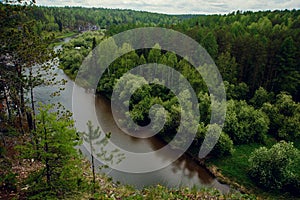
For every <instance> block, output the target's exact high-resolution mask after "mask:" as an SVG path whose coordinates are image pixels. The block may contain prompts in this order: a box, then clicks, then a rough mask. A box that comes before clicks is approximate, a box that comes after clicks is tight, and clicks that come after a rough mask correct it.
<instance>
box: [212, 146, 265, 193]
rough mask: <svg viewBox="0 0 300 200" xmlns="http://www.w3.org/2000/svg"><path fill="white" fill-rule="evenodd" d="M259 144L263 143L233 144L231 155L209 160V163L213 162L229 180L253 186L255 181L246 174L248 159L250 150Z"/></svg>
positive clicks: (248, 186)
mask: <svg viewBox="0 0 300 200" xmlns="http://www.w3.org/2000/svg"><path fill="white" fill-rule="evenodd" d="M261 146H263V145H260V144H247V145H239V146H235V151H234V152H233V154H232V156H229V157H226V158H221V159H214V160H210V161H209V165H211V164H213V165H215V166H217V167H218V168H219V169H220V170H221V173H222V174H223V175H224V176H226V177H228V178H230V179H231V180H233V181H235V182H237V183H239V184H241V185H243V186H245V187H247V188H253V187H255V183H254V182H253V181H252V180H251V179H250V178H249V177H248V175H247V172H248V169H249V163H248V159H249V156H250V154H251V152H253V151H254V150H255V149H256V148H259V147H261Z"/></svg>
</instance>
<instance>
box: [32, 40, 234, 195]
mask: <svg viewBox="0 0 300 200" xmlns="http://www.w3.org/2000/svg"><path fill="white" fill-rule="evenodd" d="M65 41H66V42H67V41H69V38H67V39H65ZM60 47H61V46H59V47H56V48H60ZM55 70H56V73H57V77H56V78H57V79H65V80H67V83H66V85H65V86H64V87H65V90H64V91H62V92H61V95H60V96H58V97H50V93H51V92H54V91H55V90H57V89H58V87H53V86H41V87H38V88H36V89H35V91H34V96H35V101H37V102H43V103H49V102H52V103H55V102H60V103H62V104H63V105H64V106H65V107H66V108H67V109H69V110H72V92H73V88H74V89H76V90H77V92H76V93H77V96H76V100H77V101H79V102H82V103H81V104H80V105H81V106H80V108H78V109H79V111H80V116H79V117H78V116H77V118H75V119H74V120H75V121H76V128H77V129H78V130H86V123H87V121H88V120H91V121H98V122H99V124H100V127H101V130H102V131H103V132H104V133H107V132H111V133H112V135H111V138H110V140H112V141H113V143H114V144H116V145H117V146H119V147H122V148H126V149H127V150H128V151H132V152H149V151H154V150H157V149H159V148H161V147H163V146H164V145H165V144H164V142H162V141H161V140H160V139H158V138H156V137H152V138H149V139H137V138H133V137H131V136H129V135H127V134H125V133H124V132H122V131H121V130H120V129H119V128H118V126H117V125H116V123H115V121H114V119H113V116H112V113H111V104H110V102H109V101H108V100H107V99H105V98H104V97H102V96H95V95H94V94H91V93H89V92H87V91H85V90H84V89H83V88H80V87H79V86H77V85H75V84H74V82H73V81H72V80H70V79H69V78H68V77H67V76H66V75H65V74H64V72H63V71H62V70H61V69H59V68H58V67H56V69H55ZM91 112H95V113H96V115H91ZM91 118H92V119H91ZM80 150H81V151H82V152H83V154H85V155H87V156H89V154H88V151H87V150H86V148H85V146H83V145H82V146H81V147H80ZM170 151H172V150H170ZM170 153H172V152H170ZM166 159H168V154H164V155H160V154H155V156H154V157H151V162H158V163H159V162H162V161H163V160H166ZM122 162H124V163H125V165H127V164H126V158H125V159H124V161H122ZM128 164H130V163H128ZM136 164H139V165H146V164H147V163H136ZM96 165H97V166H100V165H101V163H100V162H98V161H97V160H96ZM102 171H103V172H104V173H106V174H107V175H108V176H110V177H112V178H113V180H114V181H118V182H120V183H122V184H128V185H133V186H135V187H136V188H143V187H145V186H151V185H157V184H160V185H165V186H167V187H170V188H178V187H190V188H191V187H197V188H202V187H208V188H210V187H212V188H216V189H218V190H219V191H221V192H223V193H226V192H228V191H229V190H230V188H229V186H228V185H225V184H221V183H220V182H218V181H217V179H216V178H214V177H212V176H211V175H210V173H208V171H207V170H206V169H205V168H203V167H201V166H199V165H198V164H197V163H196V162H195V161H193V160H192V159H191V158H190V157H189V156H187V155H185V154H183V155H182V156H181V157H180V158H179V159H178V160H177V161H175V162H173V163H171V164H170V165H169V166H167V167H165V168H163V169H160V170H158V171H154V172H148V173H126V172H122V171H118V170H115V169H110V168H108V169H103V170H102Z"/></svg>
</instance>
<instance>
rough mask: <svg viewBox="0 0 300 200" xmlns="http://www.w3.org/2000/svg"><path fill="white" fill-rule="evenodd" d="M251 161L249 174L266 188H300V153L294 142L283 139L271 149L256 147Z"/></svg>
mask: <svg viewBox="0 0 300 200" xmlns="http://www.w3.org/2000/svg"><path fill="white" fill-rule="evenodd" d="M249 162H250V170H249V175H250V176H251V178H253V179H254V180H255V181H256V183H258V184H259V185H261V186H263V187H264V188H267V189H279V190H287V189H289V190H290V189H292V190H295V191H296V190H300V187H299V178H300V174H299V171H298V170H299V167H298V166H299V164H300V153H299V150H298V149H297V148H295V147H294V146H293V143H287V142H284V141H281V142H279V143H277V144H275V145H273V146H272V147H271V148H270V149H267V148H266V147H261V148H259V149H256V150H255V151H254V152H253V153H252V154H251V156H250V158H249ZM296 183H298V186H297V184H296ZM292 187H298V188H292Z"/></svg>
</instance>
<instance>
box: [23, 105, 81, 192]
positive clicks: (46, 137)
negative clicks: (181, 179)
mask: <svg viewBox="0 0 300 200" xmlns="http://www.w3.org/2000/svg"><path fill="white" fill-rule="evenodd" d="M52 109H53V107H52V106H42V105H41V107H40V108H39V114H38V115H37V116H36V123H37V127H36V132H35V134H34V138H33V142H32V143H27V144H26V145H24V146H21V147H20V150H21V152H22V155H23V157H25V158H37V159H38V160H40V161H41V162H42V163H43V165H44V167H43V168H42V169H41V170H40V171H38V172H36V173H34V174H33V175H32V177H31V178H30V179H29V181H28V184H29V189H28V193H29V194H31V195H32V196H34V195H35V194H37V193H40V192H43V193H47V194H49V195H52V194H54V195H58V196H63V195H64V194H66V193H68V192H71V191H72V190H74V189H76V188H79V187H80V186H81V185H80V182H81V181H82V172H81V169H80V161H79V159H78V158H79V157H78V152H77V150H76V149H75V148H74V147H75V146H76V145H78V144H80V141H79V138H78V136H77V134H76V130H75V129H74V128H73V121H71V120H70V119H68V118H66V116H65V115H58V113H56V112H53V111H52ZM36 141H37V143H36Z"/></svg>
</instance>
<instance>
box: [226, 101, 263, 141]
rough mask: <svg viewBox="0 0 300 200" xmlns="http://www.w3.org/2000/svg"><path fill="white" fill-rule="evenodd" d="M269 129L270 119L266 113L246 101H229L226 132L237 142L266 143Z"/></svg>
mask: <svg viewBox="0 0 300 200" xmlns="http://www.w3.org/2000/svg"><path fill="white" fill-rule="evenodd" d="M268 129H269V119H268V117H267V115H266V114H265V113H263V112H262V111H260V110H255V109H254V107H252V106H250V105H248V104H247V103H246V102H245V101H234V100H230V101H228V103H227V113H226V121H225V125H224V132H225V133H227V134H228V135H229V136H230V138H231V139H232V140H233V142H234V143H235V144H247V143H251V142H258V143H264V142H265V138H266V134H267V132H268Z"/></svg>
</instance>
